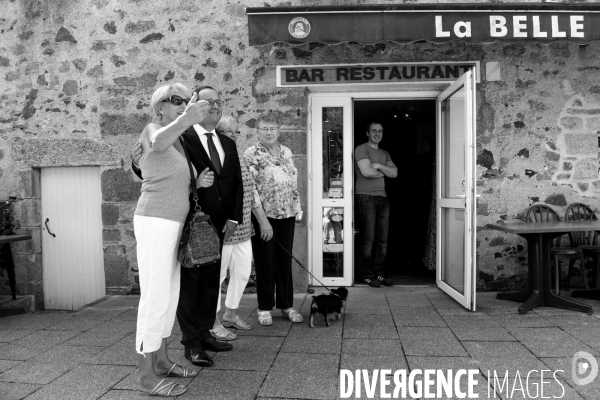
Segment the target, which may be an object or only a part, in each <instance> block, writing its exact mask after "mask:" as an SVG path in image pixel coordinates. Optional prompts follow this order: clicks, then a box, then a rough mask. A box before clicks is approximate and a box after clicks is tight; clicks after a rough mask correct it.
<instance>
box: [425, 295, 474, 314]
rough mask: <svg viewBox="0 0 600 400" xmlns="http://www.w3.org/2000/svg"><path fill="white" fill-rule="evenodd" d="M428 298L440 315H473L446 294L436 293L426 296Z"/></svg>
mask: <svg viewBox="0 0 600 400" xmlns="http://www.w3.org/2000/svg"><path fill="white" fill-rule="evenodd" d="M426 296H427V298H428V299H429V301H431V304H433V306H434V307H435V308H436V310H437V311H438V312H439V313H440V314H458V315H461V314H462V315H472V314H473V313H471V312H470V311H468V310H467V309H465V308H464V307H463V306H461V305H460V304H458V303H457V302H456V301H454V300H453V299H452V298H451V297H450V296H448V295H446V294H439V293H434V294H426Z"/></svg>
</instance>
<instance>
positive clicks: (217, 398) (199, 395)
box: [184, 369, 266, 400]
mask: <svg viewBox="0 0 600 400" xmlns="http://www.w3.org/2000/svg"><path fill="white" fill-rule="evenodd" d="M265 375H266V372H259V371H223V370H220V371H217V370H208V369H203V370H202V371H201V372H200V374H199V375H198V377H196V379H194V380H193V381H192V383H190V384H189V385H188V387H187V389H188V391H187V393H186V394H185V395H184V396H186V397H188V398H191V399H210V400H231V399H236V400H237V399H239V400H244V399H254V398H255V397H256V394H257V393H258V391H259V389H260V385H261V383H262V382H263V380H264V379H265Z"/></svg>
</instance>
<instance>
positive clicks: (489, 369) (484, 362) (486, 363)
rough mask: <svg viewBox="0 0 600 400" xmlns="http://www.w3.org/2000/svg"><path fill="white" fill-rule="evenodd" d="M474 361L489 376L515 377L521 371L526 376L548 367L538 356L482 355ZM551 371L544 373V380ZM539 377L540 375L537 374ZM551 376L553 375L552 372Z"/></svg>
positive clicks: (520, 373) (521, 374)
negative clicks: (508, 356) (503, 356)
mask: <svg viewBox="0 0 600 400" xmlns="http://www.w3.org/2000/svg"><path fill="white" fill-rule="evenodd" d="M474 362H476V363H477V364H478V365H479V369H480V370H481V373H482V374H483V375H485V376H487V377H488V378H489V377H492V378H493V377H494V376H496V377H504V376H509V377H514V376H516V375H517V373H519V375H520V376H521V377H526V376H527V374H528V373H529V372H530V371H534V370H536V371H541V370H543V369H548V367H547V366H546V365H545V364H544V363H543V362H542V361H540V360H538V359H537V358H527V359H523V358H497V357H481V358H475V359H474ZM548 374H549V373H545V374H544V380H545V379H546V377H547V375H548ZM537 377H539V375H537ZM550 377H552V375H551V374H550Z"/></svg>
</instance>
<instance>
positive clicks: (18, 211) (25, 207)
mask: <svg viewBox="0 0 600 400" xmlns="http://www.w3.org/2000/svg"><path fill="white" fill-rule="evenodd" d="M12 209H13V211H12V212H13V218H14V219H15V222H17V221H18V223H19V225H20V226H24V227H25V226H26V227H32V226H41V224H42V214H41V210H42V207H41V203H40V200H39V199H23V200H19V201H15V202H14V203H13V206H12Z"/></svg>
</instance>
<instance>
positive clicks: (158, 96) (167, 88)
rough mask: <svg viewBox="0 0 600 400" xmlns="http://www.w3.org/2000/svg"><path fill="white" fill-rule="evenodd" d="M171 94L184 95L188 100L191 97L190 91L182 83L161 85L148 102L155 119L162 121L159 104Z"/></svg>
mask: <svg viewBox="0 0 600 400" xmlns="http://www.w3.org/2000/svg"><path fill="white" fill-rule="evenodd" d="M173 92H182V94H184V95H185V97H186V98H188V99H189V98H191V97H192V91H191V90H190V89H189V88H188V87H187V86H185V85H184V84H183V83H179V82H173V83H168V84H166V85H162V86H161V87H159V88H158V89H156V90H155V91H154V94H153V95H152V100H150V108H152V111H153V112H154V115H156V117H157V118H160V119H162V115H161V113H160V112H159V111H160V108H159V105H160V103H162V101H163V100H164V99H168V98H169V97H170V96H171V95H172V93H173Z"/></svg>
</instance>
